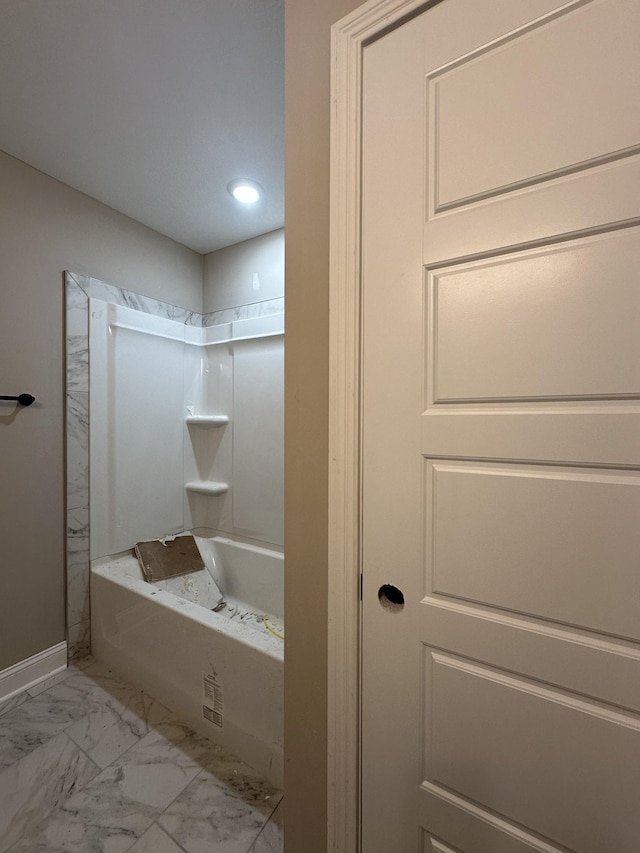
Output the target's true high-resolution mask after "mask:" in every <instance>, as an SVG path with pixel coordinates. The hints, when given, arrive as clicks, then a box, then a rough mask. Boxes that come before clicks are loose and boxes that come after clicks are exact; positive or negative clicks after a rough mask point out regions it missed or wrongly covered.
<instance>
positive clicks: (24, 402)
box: [0, 394, 36, 406]
mask: <svg viewBox="0 0 640 853" xmlns="http://www.w3.org/2000/svg"><path fill="white" fill-rule="evenodd" d="M35 399H36V398H35V397H33V396H32V395H31V394H18V396H17V397H7V396H5V395H4V394H0V400H17V402H18V403H20V405H21V406H30V405H31V404H32V403H33V402H34V401H35Z"/></svg>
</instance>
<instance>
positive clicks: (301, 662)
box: [285, 0, 360, 853]
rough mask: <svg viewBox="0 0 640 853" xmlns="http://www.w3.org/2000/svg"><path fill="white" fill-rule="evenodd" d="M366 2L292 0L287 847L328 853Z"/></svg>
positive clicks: (288, 8)
mask: <svg viewBox="0 0 640 853" xmlns="http://www.w3.org/2000/svg"><path fill="white" fill-rule="evenodd" d="M359 5H360V3H359V2H357V0H323V2H318V0H285V56H286V61H285V88H286V101H285V110H286V136H285V140H286V171H285V181H286V189H285V210H286V233H287V240H286V247H285V290H286V300H287V345H286V368H285V389H286V390H285V410H286V414H285V471H286V474H285V553H286V555H287V556H286V580H285V608H286V619H287V631H286V633H287V640H286V654H285V684H286V688H285V790H286V803H287V817H286V832H285V850H286V851H287V853H300V851H304V853H320V851H322V853H326V849H327V833H326V815H327V795H326V785H327V774H326V751H327V453H328V448H327V442H328V426H327V417H328V407H327V394H328V347H329V339H328V321H329V310H328V309H329V304H328V302H329V117H330V95H329V71H330V25H331V24H332V23H333V22H335V21H337V20H339V19H340V18H341V17H343V16H344V15H346V14H348V13H349V12H350V11H352V10H353V9H355V8H356V7H357V6H359Z"/></svg>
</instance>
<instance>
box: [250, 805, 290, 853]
mask: <svg viewBox="0 0 640 853" xmlns="http://www.w3.org/2000/svg"><path fill="white" fill-rule="evenodd" d="M283 799H284V794H281V795H280V798H279V799H278V802H277V803H276V804H275V806H274V807H273V809H272V810H271V811H270V812H269V817H268V818H267V819H266V820H265V822H264V823H263V824H262V826H261V827H260V830H259V832H258V834H257V835H256V837H255V838H254V839H253V841H252V842H251V844H250V845H249V847H248V848H247V851H246V853H251V851H252V849H253V847H254V846H255V845H256V844H257V843H258V839H259V838H260V836H261V835H262V833H263V832H265V830H266V828H267V826H268V825H269V823H271V818H272V817H273V816H274V814H275V813H276V810H277V808H278V806H279V805H280V803H281V802H282V800H283Z"/></svg>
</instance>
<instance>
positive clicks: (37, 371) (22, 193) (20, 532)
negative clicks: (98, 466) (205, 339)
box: [0, 153, 203, 670]
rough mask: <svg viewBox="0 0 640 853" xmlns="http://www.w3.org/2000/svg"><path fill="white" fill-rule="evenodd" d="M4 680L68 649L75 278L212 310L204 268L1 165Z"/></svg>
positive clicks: (0, 633)
mask: <svg viewBox="0 0 640 853" xmlns="http://www.w3.org/2000/svg"><path fill="white" fill-rule="evenodd" d="M0 188H1V190H0V394H14V393H15V394H19V393H22V392H27V393H31V394H34V395H35V396H36V398H37V401H38V402H37V403H35V404H34V405H33V406H31V408H29V409H24V410H22V411H20V412H19V413H18V415H17V417H16V418H15V420H14V421H13V422H9V418H8V416H9V414H10V413H11V412H12V411H13V408H12V406H10V405H9V407H7V404H0V406H1V408H0V465H1V471H0V670H2V669H4V668H6V667H7V666H10V665H11V664H13V663H15V662H17V661H19V660H22V659H24V658H26V657H29V656H30V655H32V654H35V653H36V652H38V651H40V650H42V649H44V648H47V647H49V646H51V645H54V644H55V643H58V642H61V641H62V640H63V639H64V620H65V613H64V557H63V543H64V511H63V510H64V491H63V489H64V481H63V428H64V424H63V359H64V354H63V271H64V270H65V269H69V270H72V271H74V272H78V273H83V274H87V275H92V276H95V277H96V278H100V279H103V280H104V281H107V282H110V283H113V284H117V285H120V286H122V287H126V288H128V289H131V290H136V291H138V292H140V293H144V294H146V295H148V296H153V297H156V298H158V299H162V300H165V301H168V302H173V303H174V304H177V305H180V306H182V307H185V308H190V309H193V310H196V311H201V310H202V266H203V261H202V256H201V255H199V254H196V253H195V252H192V251H191V250H190V249H186V248H185V247H184V246H181V245H179V244H178V243H175V242H173V241H172V240H169V239H168V238H166V237H162V236H161V235H159V234H157V233H156V232H154V231H151V230H150V229H148V228H145V227H144V226H143V225H140V224H139V223H137V222H134V221H133V220H132V219H129V218H127V217H126V216H123V215H121V214H119V213H116V212H115V211H114V210H111V209H110V208H108V207H105V206H104V205H102V204H100V203H99V202H96V201H94V200H92V199H90V198H88V197H87V196H85V195H82V194H81V193H78V192H76V191H75V190H72V189H70V188H69V187H67V186H65V185H63V184H61V183H59V182H58V181H55V180H53V179H52V178H49V177H47V176H45V175H43V174H42V173H40V172H38V171H36V170H35V169H32V168H30V167H29V166H25V165H24V164H23V163H20V162H19V161H17V160H15V159H13V158H12V157H9V156H8V155H6V154H3V153H0Z"/></svg>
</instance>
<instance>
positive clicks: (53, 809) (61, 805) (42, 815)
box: [3, 731, 102, 853]
mask: <svg viewBox="0 0 640 853" xmlns="http://www.w3.org/2000/svg"><path fill="white" fill-rule="evenodd" d="M55 737H63V738H66V739H67V741H69V744H70V745H71V746H75V747H76V748H77V749H79V750H80V752H81V753H82V754H83V755H84V757H85V758H86V759H87V761H88V762H89V763H90V764H92V765H93V766H94V767H95V769H96V771H97V772H96V773H95V774H94V775H93V776H92V777H91V779H89V780H87V783H86V784H85V785H83V787H82V788H77V789H74V790H73V791H70V792H69V794H68V795H67V796H66V797H65V798H64V800H62V802H59V803H56V804H55V805H51V806H50V807H49V808H48V809H44V810H43V811H42V812H40V814H39V822H38V827H37V829H36V831H35V832H28V833H27V834H26V835H25V836H23V837H22V838H19V839H17V840H16V841H14V843H13V844H12V845H11V847H9V848H8V849H7V850H5V851H4V853H11V850H13V849H14V848H15V847H16V846H17V845H18V844H19V843H22V842H23V841H25V840H28V839H29V838H30V837H32V836H33V835H35V834H37V832H39V828H40V826H41V825H42V823H43V822H44V821H45V820H47V819H48V818H49V817H50V816H51V815H52V814H54V813H55V812H58V811H63V809H64V804H65V803H66V802H67V800H69V799H71V797H73V796H74V795H75V794H77V793H78V791H81V790H84V788H85V787H86V785H89V784H90V783H91V782H93V781H94V779H96V777H97V776H99V775H100V773H101V772H102V770H101V768H100V766H99V765H98V764H96V762H95V761H94V760H93V759H92V758H91V757H90V756H89V755H87V753H86V752H85V750H84V749H82V747H81V746H79V745H78V744H77V743H76V742H75V741H74V740H73V739H72V738H70V737H69V735H68V734H67V733H66V732H64V731H62V732H58V734H57V735H55ZM51 740H53V738H51ZM49 742H50V741H47V742H46V743H44V744H41V745H40V746H39V747H37V748H36V749H34V750H32V751H31V752H30V753H27V755H26V756H23V758H26V757H28V756H31V755H33V753H34V752H37V750H39V749H42V748H43V747H45V746H47V745H48V744H49ZM16 763H17V762H16ZM12 766H15V765H12ZM3 772H4V771H3Z"/></svg>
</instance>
